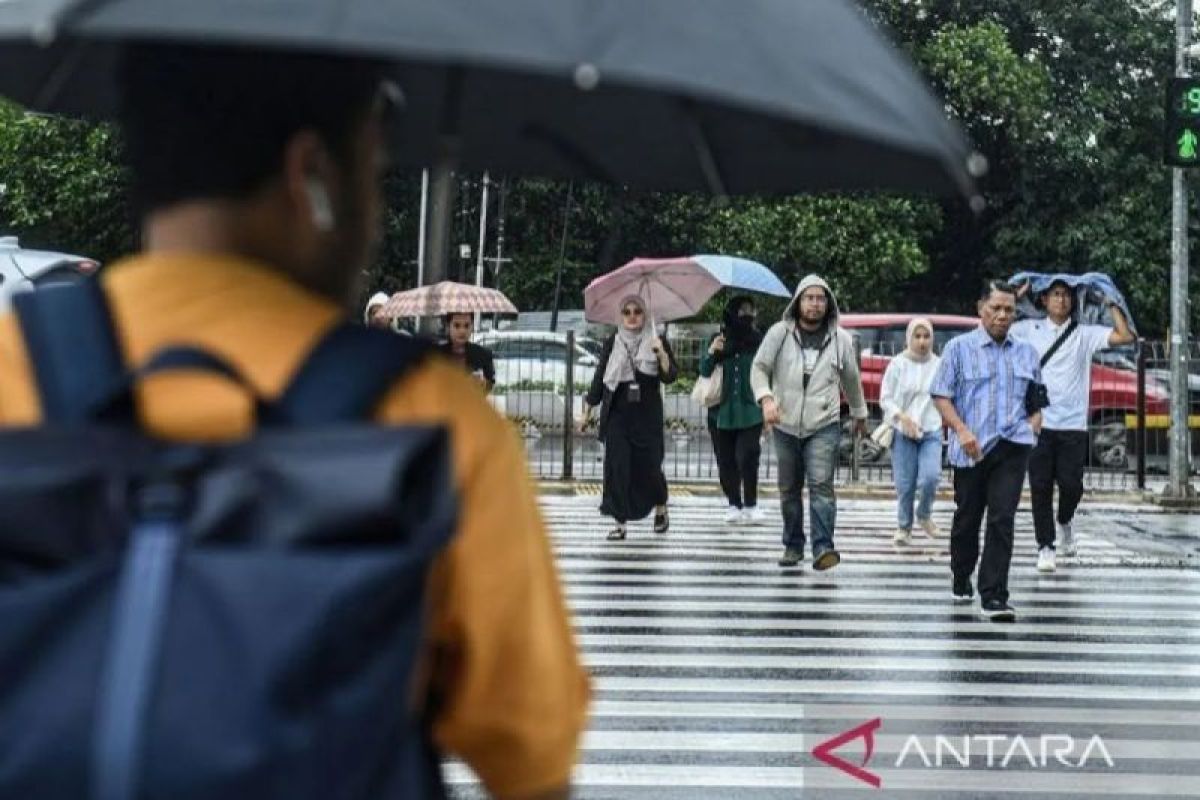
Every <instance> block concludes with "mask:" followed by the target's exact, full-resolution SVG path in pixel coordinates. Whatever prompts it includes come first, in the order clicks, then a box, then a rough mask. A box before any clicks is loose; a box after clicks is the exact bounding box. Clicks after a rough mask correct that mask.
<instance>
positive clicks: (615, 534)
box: [606, 528, 625, 542]
mask: <svg viewBox="0 0 1200 800" xmlns="http://www.w3.org/2000/svg"><path fill="white" fill-rule="evenodd" d="M606 538H607V539H608V540H609V541H610V542H620V541H622V540H624V538H625V529H624V528H613V529H612V530H611V531H609V532H608V536H607V537H606Z"/></svg>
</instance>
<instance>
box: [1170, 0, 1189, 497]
mask: <svg viewBox="0 0 1200 800" xmlns="http://www.w3.org/2000/svg"><path fill="white" fill-rule="evenodd" d="M1191 43H1192V0H1175V77H1177V78H1186V77H1188V48H1189V47H1190V46H1191ZM1185 181H1186V178H1185V173H1184V170H1183V169H1181V168H1179V167H1176V168H1174V169H1172V170H1171V332H1170V359H1171V361H1170V367H1171V382H1170V386H1171V437H1170V449H1169V451H1168V452H1169V456H1168V478H1167V488H1166V491H1165V496H1166V497H1170V498H1173V499H1178V500H1184V499H1186V498H1189V497H1192V496H1193V495H1194V494H1195V490H1194V489H1193V488H1192V485H1191V482H1190V480H1189V478H1190V475H1191V467H1190V463H1189V462H1190V460H1191V458H1190V456H1191V452H1190V448H1191V442H1190V439H1191V431H1190V430H1189V429H1188V345H1189V342H1190V336H1189V331H1188V327H1189V325H1188V228H1187V221H1188V207H1187V203H1188V195H1187V184H1186V182H1185Z"/></svg>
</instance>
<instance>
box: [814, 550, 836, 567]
mask: <svg viewBox="0 0 1200 800" xmlns="http://www.w3.org/2000/svg"><path fill="white" fill-rule="evenodd" d="M840 563H842V557H841V556H839V555H838V551H837V550H826V551H825V552H824V553H821V555H819V556H817V557H816V558H814V559H813V569H815V570H817V571H818V572H824V571H825V570H827V569H833V568H834V567H836V566H837V565H838V564H840Z"/></svg>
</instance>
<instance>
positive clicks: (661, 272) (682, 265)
mask: <svg viewBox="0 0 1200 800" xmlns="http://www.w3.org/2000/svg"><path fill="white" fill-rule="evenodd" d="M720 289H721V282H720V281H718V280H717V279H716V278H715V277H714V276H713V274H712V273H711V272H709V271H708V270H706V269H705V268H704V267H702V266H700V265H699V264H697V263H696V262H695V261H693V260H692V259H690V258H635V259H634V260H633V261H630V262H629V263H628V264H626V265H625V266H623V267H620V268H618V269H615V270H613V271H612V272H608V273H605V274H604V275H601V276H600V277H598V278H596V279H595V280H594V281H592V282H591V283H589V284H588V286H587V288H586V289H584V290H583V310H584V316H585V317H586V318H587V320H588V321H589V322H603V323H607V324H609V325H611V324H613V323H614V322H616V320H617V315H618V314H620V312H621V300H623V299H624V298H626V297H628V296H629V295H631V294H636V295H638V296H639V297H641V298H642V299H643V300H645V301H646V307H647V310H648V311H649V313H650V316H651V318H652V319H653V320H654V321H655V322H670V321H671V320H675V319H682V318H684V317H690V316H692V315H693V314H695V313H696V312H697V311H699V310H700V309H701V308H703V307H704V304H705V303H707V302H708V300H709V298H711V297H712V296H713V295H714V294H716V293H717V292H718V291H720Z"/></svg>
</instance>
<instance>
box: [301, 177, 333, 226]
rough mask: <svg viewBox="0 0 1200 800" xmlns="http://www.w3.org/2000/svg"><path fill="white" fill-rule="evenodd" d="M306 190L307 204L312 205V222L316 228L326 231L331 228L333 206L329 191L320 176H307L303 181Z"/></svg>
mask: <svg viewBox="0 0 1200 800" xmlns="http://www.w3.org/2000/svg"><path fill="white" fill-rule="evenodd" d="M304 188H305V191H307V192H308V204H309V205H310V206H312V222H313V225H314V226H316V228H317V230H319V231H323V232H328V231H331V230H333V224H334V223H333V206H332V205H331V204H330V202H329V192H328V191H326V189H325V183H324V181H322V180H321V179H320V178H317V177H315V176H309V177H308V178H307V179H306V180H305V182H304Z"/></svg>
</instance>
